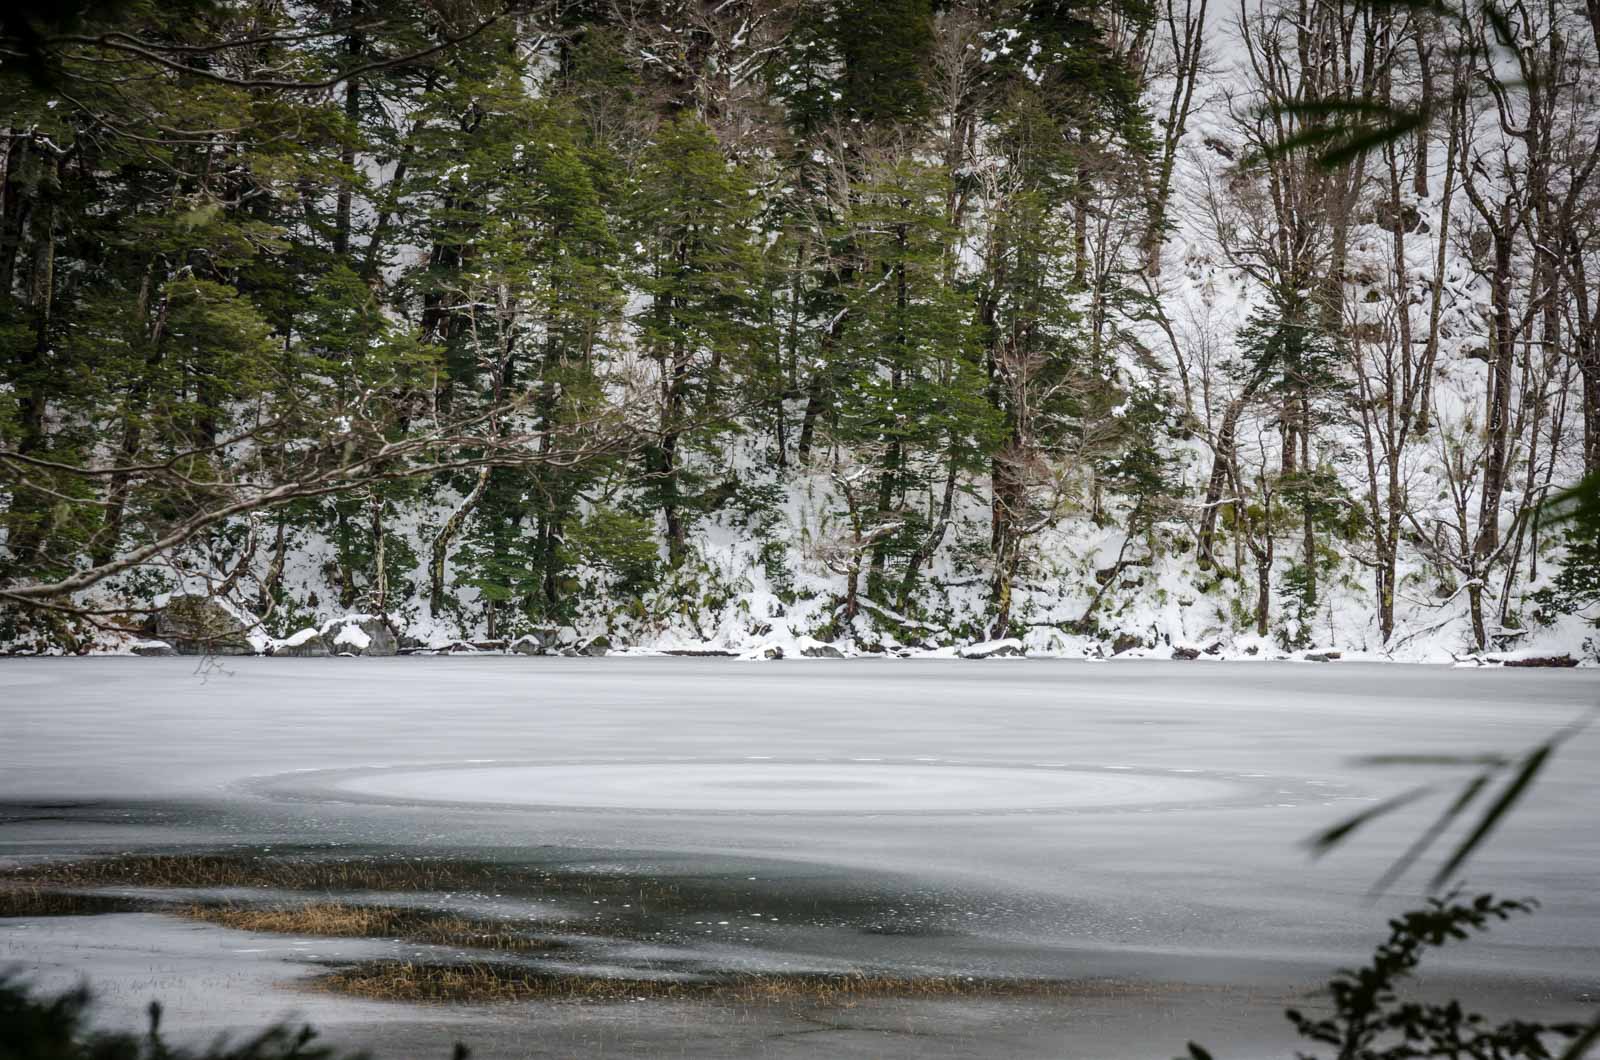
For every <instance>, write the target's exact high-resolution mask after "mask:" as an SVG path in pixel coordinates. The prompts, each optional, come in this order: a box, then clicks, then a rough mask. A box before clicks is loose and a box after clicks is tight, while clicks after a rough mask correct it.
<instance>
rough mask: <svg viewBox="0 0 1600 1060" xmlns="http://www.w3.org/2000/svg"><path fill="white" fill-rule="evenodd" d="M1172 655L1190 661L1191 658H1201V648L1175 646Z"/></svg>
mask: <svg viewBox="0 0 1600 1060" xmlns="http://www.w3.org/2000/svg"><path fill="white" fill-rule="evenodd" d="M1172 657H1173V658H1174V659H1182V660H1184V661H1185V662H1187V661H1189V660H1191V659H1198V658H1200V649H1199V648H1173V649H1172Z"/></svg>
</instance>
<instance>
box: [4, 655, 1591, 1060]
mask: <svg viewBox="0 0 1600 1060" xmlns="http://www.w3.org/2000/svg"><path fill="white" fill-rule="evenodd" d="M1597 700H1600V680H1597V675H1596V673H1595V672H1594V671H1528V670H1521V671H1517V670H1452V669H1445V668H1438V667H1412V666H1379V665H1364V664H1343V663H1334V664H1328V665H1311V664H1305V665H1295V664H1266V663H1240V664H1213V663H1188V664H1185V663H1168V662H1126V663H1123V662H1111V663H1105V664H1088V663H1068V662H1061V661H1047V660H1037V661H1035V660H996V661H989V662H965V661H955V660H939V661H916V662H913V661H889V660H884V661H867V660H856V661H845V662H832V661H797V662H788V661H785V662H779V663H772V664H747V663H738V662H732V661H728V660H699V659H676V658H673V659H662V658H635V659H630V658H620V659H618V658H613V659H532V658H521V657H517V658H500V657H490V658H485V657H476V658H474V657H465V658H449V657H436V658H398V659H360V660H350V659H292V660H291V659H237V660H227V661H226V662H225V664H224V666H223V668H221V669H213V670H209V671H203V672H202V671H197V669H196V667H195V664H194V661H193V660H185V659H85V660H6V661H4V662H0V864H5V863H17V862H20V861H27V860H34V859H39V858H67V857H76V856H81V855H84V854H90V853H111V852H117V851H123V850H132V849H181V848H201V847H204V848H210V847H215V846H223V845H228V846H231V845H236V844H237V845H244V846H252V847H255V846H273V847H278V848H283V847H287V846H290V845H298V844H318V845H327V844H337V845H338V847H336V848H335V849H338V848H348V849H350V850H351V851H352V852H360V851H373V850H382V851H394V850H404V851H409V852H413V853H415V854H419V855H430V854H437V855H451V856H466V857H477V856H484V857H494V858H497V859H502V860H503V859H523V860H528V861H532V862H538V863H548V864H559V865H563V866H566V867H569V868H570V867H583V868H590V869H594V870H596V871H608V872H610V871H614V872H622V873H642V874H646V875H658V876H663V877H671V878H677V879H683V880H690V881H701V882H706V881H710V882H709V883H708V886H709V885H710V884H713V883H714V884H716V885H717V886H724V887H731V886H732V883H730V882H729V881H735V882H737V884H738V886H739V888H742V890H740V891H739V892H738V893H739V894H740V895H741V896H742V897H740V898H739V900H738V901H739V903H740V904H738V906H737V908H733V907H731V906H730V907H729V908H727V909H720V910H709V909H708V916H707V917H705V918H703V919H701V920H700V922H698V923H697V922H696V919H695V918H689V919H687V920H686V921H685V922H684V923H683V924H681V925H678V926H679V927H681V929H682V931H683V933H684V934H685V935H686V936H693V937H694V938H695V944H694V945H693V946H692V947H690V948H689V952H690V953H691V955H692V956H693V958H694V959H695V960H699V961H702V962H707V964H708V966H710V965H713V964H715V963H717V962H719V961H720V962H722V963H725V964H726V965H728V966H739V967H763V966H772V967H795V968H798V967H806V968H811V967H817V968H832V967H841V966H861V967H875V968H879V967H881V968H895V969H903V970H914V971H930V972H945V973H948V972H959V973H966V974H982V975H1028V976H1052V977H1062V978H1072V979H1104V978H1115V979H1116V980H1118V981H1119V982H1121V983H1123V984H1126V985H1125V986H1124V987H1122V988H1119V989H1117V990H1111V991H1105V992H1100V993H1094V994H1091V995H1088V996H1084V997H1071V998H1064V999H1055V1000H1052V1001H1048V1002H1044V1001H1015V1000H961V1001H916V1002H911V1001H905V1002H889V1001H882V1002H871V1003H868V1004H863V1005H858V1006H856V1007H854V1008H851V1009H849V1010H842V1011H841V1010H821V1009H818V1010H805V1009H802V1008H799V1007H789V1008H770V1007H769V1008H760V1009H751V1010H739V1011H732V1010H728V1011H722V1010H716V1009H714V1008H708V1007H707V1006H705V1005H703V1004H701V1005H693V1004H684V1003H678V1002H672V1003H669V1002H641V1003H634V1004H619V1005H605V1006H578V1005H554V1004H547V1005H528V1006H514V1007H509V1008H504V1007H502V1008H481V1009H437V1008H420V1007H407V1006H374V1005H373V1004H371V1003H358V1002H354V1001H347V1000H343V999H335V998H331V997H323V996H314V995H308V994H305V993H304V992H303V991H297V990H296V988H295V980H296V979H297V978H298V977H301V976H304V975H306V974H309V972H310V971H314V970H317V969H316V968H314V967H309V966H307V964H306V963H305V959H304V957H303V954H304V953H305V952H306V951H307V949H308V947H307V946H306V945H297V944H296V941H299V940H296V941H285V940H284V939H283V938H282V937H277V938H274V939H272V940H270V942H268V943H266V944H264V945H256V944H252V943H251V942H250V940H251V939H257V940H258V941H259V937H255V936H248V935H240V934H238V933H230V932H227V931H225V930H223V929H219V928H212V927H207V926H203V925H193V924H185V923H183V922H180V921H175V920H171V919H170V918H162V917H151V916H148V915H139V916H129V915H114V916H104V917H97V918H89V919H73V920H70V921H65V920H56V921H49V922H46V921H10V922H6V921H0V966H4V965H6V964H20V965H21V966H23V968H24V969H25V970H33V971H36V972H38V973H41V974H46V975H47V976H48V977H49V979H50V981H51V982H59V981H61V980H62V978H63V977H65V976H69V975H72V974H76V973H78V972H81V973H84V974H86V975H88V976H89V977H90V978H91V979H92V980H94V981H97V982H99V983H101V984H102V989H103V991H104V993H105V995H106V1008H105V1018H106V1019H107V1020H108V1021H112V1022H116V1021H131V1020H133V1019H135V1018H136V1016H137V1012H138V1010H139V1009H140V1008H141V1007H142V1005H143V1003H144V1000H146V999H147V997H148V996H151V995H154V994H160V995H161V996H162V997H164V998H166V999H167V1000H168V1002H169V1004H171V1005H172V1006H173V1011H174V1023H176V1015H177V1014H178V1013H180V1012H181V1013H185V1014H187V1015H189V1016H190V1017H192V1019H193V1026H195V1027H197V1028H199V1029H202V1030H204V1031H206V1032H207V1033H209V1032H211V1031H214V1030H216V1029H219V1028H223V1027H229V1026H242V1025H248V1024H252V1023H255V1022H259V1021H258V1020H257V1018H256V1017H258V1016H263V1015H273V1014H282V1013H287V1012H292V1011H298V1012H300V1013H303V1014H305V1015H306V1016H309V1017H311V1018H313V1019H314V1020H315V1022H317V1023H318V1024H319V1026H322V1027H324V1028H325V1029H326V1030H327V1031H328V1032H329V1035H330V1036H331V1037H333V1038H335V1039H336V1040H346V1041H361V1042H367V1043H371V1044H373V1045H374V1046H375V1048H376V1049H377V1050H378V1051H379V1052H380V1055H387V1056H412V1055H439V1056H444V1055H448V1045H449V1043H450V1042H451V1041H453V1040H454V1039H455V1038H458V1037H459V1038H464V1039H466V1040H468V1041H470V1042H472V1043H473V1044H474V1045H475V1047H476V1049H475V1055H477V1056H480V1057H495V1056H508V1057H509V1056H524V1055H575V1054H580V1055H581V1054H596V1055H598V1054H601V1053H611V1054H621V1055H629V1054H633V1055H646V1054H648V1055H684V1056H714V1055H724V1056H745V1055H761V1056H788V1055H798V1054H808V1055H826V1056H852V1055H853V1056H883V1055H908V1056H912V1055H914V1056H971V1055H1006V1056H1014V1055H1036V1056H1077V1057H1170V1056H1175V1055H1177V1054H1178V1053H1179V1052H1181V1051H1182V1048H1183V1044H1184V1042H1185V1041H1187V1040H1188V1039H1191V1038H1193V1039H1197V1040H1200V1041H1203V1042H1206V1043H1207V1044H1208V1045H1210V1046H1211V1047H1212V1048H1213V1052H1214V1053H1215V1055H1218V1056H1219V1057H1220V1056H1230V1057H1267V1056H1288V1055H1290V1054H1291V1052H1292V1050H1293V1048H1294V1045H1295V1042H1294V1039H1293V1037H1292V1034H1290V1033H1289V1032H1288V1029H1287V1024H1285V1023H1284V1021H1283V1019H1282V1016H1281V1010H1282V1008H1283V1007H1284V1005H1285V1004H1290V1003H1293V1004H1304V1003H1305V1000H1306V994H1307V993H1308V992H1309V991H1312V990H1314V989H1315V988H1316V987H1317V985H1318V984H1319V983H1320V982H1321V981H1323V980H1324V979H1325V978H1326V977H1327V974H1328V973H1329V972H1330V971H1331V970H1332V969H1333V968H1334V967H1335V966H1338V965H1343V964H1351V963H1354V962H1357V961H1360V960H1361V959H1363V957H1364V955H1365V954H1366V953H1367V952H1368V951H1369V950H1370V948H1371V945H1372V944H1373V942H1374V941H1376V939H1377V938H1378V937H1380V936H1381V934H1382V932H1383V921H1384V919H1385V917H1386V916H1387V915H1390V914H1392V913H1393V912H1394V911H1396V910H1399V909H1401V908H1405V907H1407V906H1409V905H1411V904H1414V903H1415V902H1416V901H1417V899H1418V882H1417V881H1415V880H1408V881H1407V882H1406V883H1405V884H1404V885H1403V886H1402V887H1401V888H1399V889H1397V891H1396V892H1395V893H1393V894H1391V895H1390V896H1388V897H1386V898H1384V899H1382V900H1381V901H1379V902H1378V903H1376V904H1371V903H1369V902H1368V901H1366V900H1365V898H1364V893H1365V891H1366V889H1367V888H1368V886H1369V885H1370V884H1371V883H1372V882H1373V881H1374V880H1375V879H1376V878H1377V877H1378V876H1379V874H1380V873H1381V872H1382V870H1383V869H1384V867H1385V866H1386V865H1387V864H1388V863H1389V861H1390V860H1392V859H1393V858H1394V857H1395V856H1396V855H1397V854H1398V853H1399V852H1400V851H1401V850H1402V849H1403V848H1404V847H1405V845H1406V844H1407V843H1408V842H1409V841H1410V840H1411V839H1413V838H1414V837H1415V836H1416V835H1417V834H1418V832H1419V831H1420V829H1421V828H1422V827H1423V825H1424V824H1425V822H1426V820H1427V815H1428V814H1429V813H1430V812H1432V811H1434V810H1436V809H1437V808H1438V807H1437V803H1434V804H1427V805H1424V806H1419V807H1417V808H1415V809H1414V810H1411V811H1407V812H1405V813H1403V814H1400V815H1397V816H1396V817H1395V818H1394V819H1393V820H1390V821H1386V822H1384V823H1382V824H1379V825H1375V826H1373V828H1372V829H1371V830H1370V831H1367V832H1364V833H1363V834H1361V835H1360V836H1359V837H1358V838H1356V839H1354V840H1352V841H1351V842H1349V843H1348V844H1347V845H1346V846H1344V847H1343V848H1341V849H1339V850H1337V851H1336V852H1334V853H1333V854H1331V855H1329V856H1328V857H1326V858H1324V859H1322V860H1320V861H1312V860H1310V859H1309V858H1308V856H1307V854H1306V851H1305V849H1304V847H1303V846H1302V845H1301V844H1302V840H1304V839H1305V838H1306V836H1308V835H1309V834H1311V833H1312V832H1314V831H1316V830H1317V829H1319V828H1321V827H1324V826H1326V825H1328V824H1330V823H1332V822H1334V821H1336V820H1339V819H1341V818H1343V817H1344V816H1346V815H1348V814H1350V813H1353V812H1355V811H1357V810H1359V809H1361V808H1363V807H1366V806H1370V805H1371V804H1372V800H1375V799H1379V798H1383V797H1385V796H1388V795H1392V794H1394V793H1396V792H1398V791H1400V790H1402V789H1403V788H1405V787H1407V786H1409V785H1410V784H1413V783H1416V782H1417V781H1419V780H1424V779H1442V778H1446V777H1447V776H1448V775H1447V774H1442V773H1440V772H1438V771H1437V770H1433V771H1426V770H1421V769H1420V768H1419V767H1414V766H1413V767H1406V768H1401V769H1397V768H1388V769H1378V768H1373V767H1367V766H1362V765H1359V764H1358V763H1357V762H1356V761H1355V760H1356V759H1358V758H1359V757H1360V756H1364V755H1372V754H1385V753H1396V752H1408V751H1426V752H1430V753H1473V752H1485V751H1501V752H1505V751H1512V750H1516V749H1519V748H1521V747H1523V746H1525V745H1527V744H1529V743H1531V742H1533V741H1535V740H1538V739H1541V738H1543V737H1544V736H1546V735H1547V734H1548V733H1550V732H1551V731H1552V730H1554V729H1555V728H1557V727H1558V726H1561V725H1564V724H1566V723H1568V722H1570V721H1571V720H1572V719H1573V718H1575V717H1577V716H1579V715H1581V714H1582V713H1583V712H1585V711H1587V710H1588V709H1590V708H1591V707H1592V706H1593V705H1594V704H1595V703H1596V701H1597ZM1597 767H1600V730H1597V731H1595V732H1590V733H1586V734H1585V735H1583V736H1580V737H1578V738H1577V739H1575V740H1573V741H1572V742H1570V743H1569V744H1567V745H1566V746H1565V747H1564V748H1563V749H1562V751H1561V753H1560V754H1559V756H1558V757H1557V758H1556V760H1555V761H1554V762H1553V764H1552V765H1551V766H1550V767H1549V769H1548V771H1547V774H1546V776H1545V777H1544V778H1543V779H1542V780H1541V782H1540V784H1539V786H1538V787H1537V789H1536V790H1535V792H1534V794H1533V796H1532V797H1531V798H1530V800H1529V801H1528V802H1527V803H1526V804H1525V805H1524V806H1523V807H1522V808H1521V809H1519V810H1518V811H1517V814H1516V815H1515V817H1514V818H1513V819H1512V820H1511V821H1510V822H1509V824H1508V825H1507V826H1506V828H1505V829H1504V830H1503V832H1502V834H1500V835H1499V836H1498V837H1497V838H1496V839H1495V840H1494V841H1493V843H1492V844H1491V845H1490V846H1489V847H1488V848H1487V850H1485V851H1484V853H1482V854H1481V855H1480V856H1479V857H1478V858H1477V859H1475V860H1474V861H1473V863H1472V864H1471V865H1470V866H1469V869H1468V873H1467V880H1466V882H1467V885H1468V886H1469V887H1470V888H1471V889H1473V890H1474V891H1476V890H1493V891H1495V892H1497V893H1501V894H1504V895H1515V896H1520V895H1535V896H1537V897H1538V898H1539V899H1540V900H1541V902H1542V903H1543V904H1542V908H1541V910H1540V911H1539V913H1538V914H1537V915H1536V916H1534V917H1531V918H1524V919H1519V920H1517V921H1515V922H1513V923H1511V924H1509V925H1504V926H1501V927H1498V928H1496V929H1495V930H1494V932H1493V933H1492V934H1491V935H1490V936H1488V938H1486V939H1483V940H1480V941H1475V942H1473V943H1471V944H1468V945H1464V946H1459V947H1456V948H1453V949H1449V950H1447V951H1445V952H1444V953H1443V954H1441V955H1440V956H1439V957H1438V958H1437V959H1435V960H1433V961H1432V963H1431V966H1430V971H1429V974H1428V975H1427V976H1426V978H1425V982H1424V984H1423V985H1424V988H1425V989H1428V990H1430V991H1434V992H1436V993H1455V994H1462V995H1464V996H1465V997H1467V998H1468V999H1469V1000H1472V1001H1474V1002H1476V1003H1478V1004H1480V1005H1481V1006H1482V1007H1485V1008H1486V1009H1488V1010H1490V1011H1491V1012H1495V1013H1501V1014H1504V1013H1507V1012H1511V1011H1516V1012H1518V1013H1519V1014H1522V1015H1528V1016H1543V1017H1547V1018H1548V1017H1557V1016H1560V1017H1571V1016H1584V1015H1587V1014H1589V1013H1592V1011H1593V1005H1592V1001H1591V1000H1589V999H1592V998H1593V997H1594V996H1596V995H1600V891H1597V888H1596V887H1595V885H1594V881H1595V879H1596V876H1597V872H1600V825H1597V820H1600V815H1597V814H1596V812H1595V810H1596V807H1597V806H1600V799H1597V796H1600V768H1597ZM858 892H859V893H868V892H870V894H871V895H872V896H873V898H872V903H870V915H869V914H863V913H861V912H860V910H861V909H865V908H868V906H867V905H863V904H861V903H859V902H858V903H856V904H855V905H850V904H849V903H845V905H841V906H839V909H840V910H841V911H840V912H838V913H837V915H833V914H830V913H827V912H826V911H827V910H829V909H832V908H834V907H833V906H832V905H830V904H829V903H830V902H831V901H832V900H833V896H836V895H837V894H844V893H849V894H857V893H858ZM728 893H733V892H732V891H729V892H728ZM797 895H801V896H806V898H807V900H808V901H810V900H812V899H813V898H814V899H815V907H816V908H817V909H819V910H824V912H823V913H819V914H818V915H815V916H812V917H810V918H809V919H807V921H806V922H805V923H803V924H794V923H790V922H788V921H786V920H785V919H784V918H782V917H779V918H777V919H776V920H774V919H773V915H774V914H773V910H774V909H776V908H780V907H782V908H788V906H786V905H785V904H784V903H785V902H788V903H790V904H793V901H794V899H795V896H797ZM492 897H493V896H488V899H492ZM485 900H487V899H485ZM852 900H853V899H852ZM730 901H731V899H730ZM846 907H848V908H846ZM723 921H727V922H726V923H724V922H723ZM162 925H167V926H166V927H165V928H163V927H162ZM317 947H322V949H317ZM356 948H357V947H355V946H350V947H346V949H347V950H349V951H350V952H352V953H353V952H354V950H355V949H356ZM311 949H312V950H313V951H315V952H318V953H319V954H320V953H322V950H323V949H326V950H329V951H332V950H333V949H334V947H333V946H331V945H330V944H328V943H326V942H323V941H319V942H317V943H316V944H315V945H314V946H312V947H311ZM247 951H254V952H247ZM335 956H337V955H335ZM141 962H142V963H141ZM246 994H247V995H249V1001H248V1003H240V1004H238V1005H233V1004H230V1003H229V1002H228V1001H227V1000H226V999H227V998H228V997H230V996H233V995H240V996H243V995H246ZM375 1012H376V1013H378V1014H376V1015H375Z"/></svg>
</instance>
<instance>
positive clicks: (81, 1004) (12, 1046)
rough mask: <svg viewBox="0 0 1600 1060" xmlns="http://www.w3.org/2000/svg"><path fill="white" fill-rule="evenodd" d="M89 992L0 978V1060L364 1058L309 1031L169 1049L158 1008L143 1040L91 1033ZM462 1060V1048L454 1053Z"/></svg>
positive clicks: (280, 1029) (269, 1032) (285, 1030)
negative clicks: (45, 990)
mask: <svg viewBox="0 0 1600 1060" xmlns="http://www.w3.org/2000/svg"><path fill="white" fill-rule="evenodd" d="M91 1000H92V999H91V995H90V993H89V990H88V988H86V987H78V988H76V989H74V990H68V991H66V992H65V993H61V994H57V995H55V996H54V997H47V998H40V997H36V996H34V995H33V994H32V993H31V992H30V991H29V990H28V989H27V987H26V986H24V985H23V984H22V983H20V982H19V981H18V980H16V979H11V978H0V1060H336V1058H340V1060H360V1058H363V1057H366V1056H367V1054H366V1053H346V1052H341V1051H339V1050H335V1049H333V1048H330V1047H328V1046H323V1045H319V1044H317V1041H316V1038H317V1034H316V1032H315V1031H314V1030H312V1029H311V1028H310V1027H309V1026H305V1027H300V1028H298V1029H295V1028H290V1027H287V1026H282V1025H280V1026H274V1027H269V1028H267V1029H266V1030H264V1031H261V1032H259V1033H257V1034H254V1035H252V1036H250V1037H248V1038H245V1039H244V1040H243V1041H241V1042H239V1043H238V1044H232V1045H230V1044H228V1043H226V1042H218V1043H216V1044H213V1045H210V1046H208V1047H206V1048H204V1049H199V1050H195V1049H186V1048H181V1047H178V1046H174V1045H171V1044H169V1043H168V1042H167V1040H166V1038H165V1037H164V1036H163V1035H162V1033H161V1006H160V1005H159V1004H155V1003H152V1004H151V1005H150V1026H149V1029H148V1030H147V1031H146V1032H145V1033H144V1034H137V1035H136V1034H125V1033H120V1032H116V1031H97V1030H94V1029H92V1028H91V1026H90V1020H89V1009H90V1005H91ZM454 1055H455V1058H456V1060H466V1057H467V1056H468V1052H467V1049H466V1047H465V1046H461V1045H457V1046H456V1048H455V1053H454Z"/></svg>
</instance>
